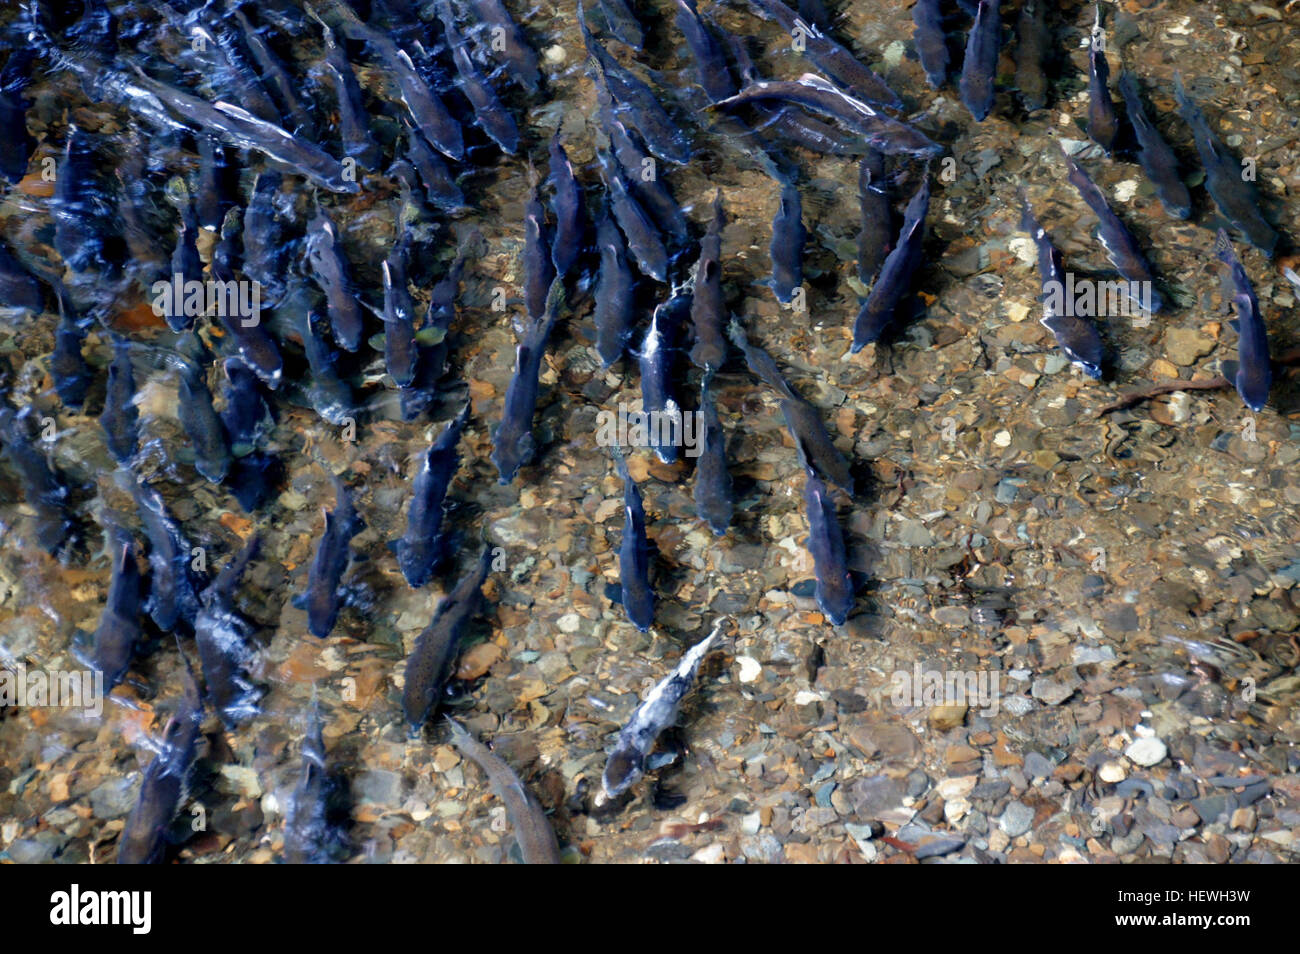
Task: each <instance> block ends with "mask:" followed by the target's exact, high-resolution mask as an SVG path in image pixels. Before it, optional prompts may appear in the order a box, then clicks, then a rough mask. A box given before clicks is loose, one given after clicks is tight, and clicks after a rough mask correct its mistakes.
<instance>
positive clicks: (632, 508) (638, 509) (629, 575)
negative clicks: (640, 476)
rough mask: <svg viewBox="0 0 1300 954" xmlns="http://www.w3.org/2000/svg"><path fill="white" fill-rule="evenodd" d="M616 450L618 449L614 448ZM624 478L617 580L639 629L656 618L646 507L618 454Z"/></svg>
mask: <svg viewBox="0 0 1300 954" xmlns="http://www.w3.org/2000/svg"><path fill="white" fill-rule="evenodd" d="M616 450H617V448H616ZM615 463H616V464H617V465H618V473H619V476H620V477H622V478H623V540H622V542H621V543H620V544H619V547H618V579H619V584H620V587H621V590H622V602H623V611H624V612H625V613H627V618H628V621H629V622H631V624H632V625H633V626H635V627H636V628H637V629H639V630H640V631H641V632H643V633H644V632H645V631H646V630H648V629H649V628H650V624H651V623H653V622H654V621H655V594H654V589H653V588H652V587H651V586H650V540H649V538H648V537H647V536H646V519H645V507H644V506H643V505H642V503H641V491H640V490H638V489H637V486H636V481H635V480H633V479H632V474H631V472H630V471H629V470H628V469H627V461H625V460H624V459H623V456H622V454H621V453H619V454H617V455H616V457H615Z"/></svg>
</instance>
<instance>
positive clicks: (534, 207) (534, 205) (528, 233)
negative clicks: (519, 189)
mask: <svg viewBox="0 0 1300 954" xmlns="http://www.w3.org/2000/svg"><path fill="white" fill-rule="evenodd" d="M523 265H524V308H525V310H526V311H527V312H528V317H529V318H531V319H533V320H536V319H538V318H540V317H541V316H542V314H543V312H545V310H546V295H547V292H548V291H549V290H550V287H551V280H552V279H553V278H555V266H554V265H553V264H552V262H551V249H550V229H549V228H547V225H546V207H545V206H543V205H542V201H541V199H539V198H538V196H537V186H536V185H534V186H533V187H532V188H531V189H530V190H529V193H528V201H527V202H526V203H525V204H524V261H523Z"/></svg>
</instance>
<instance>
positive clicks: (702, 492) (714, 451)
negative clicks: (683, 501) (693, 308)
mask: <svg viewBox="0 0 1300 954" xmlns="http://www.w3.org/2000/svg"><path fill="white" fill-rule="evenodd" d="M697 294H698V292H697ZM712 383H713V371H712V370H708V371H705V372H704V380H703V382H702V383H701V385H700V417H701V420H702V422H703V425H704V426H703V429H702V431H701V433H700V438H699V439H700V456H699V458H698V459H697V460H696V462H695V512H696V514H697V515H698V516H699V518H700V519H701V520H703V521H704V522H705V523H707V524H708V525H709V529H710V530H712V531H713V532H714V534H715V535H717V536H719V537H720V536H722V535H723V534H724V533H726V532H727V527H728V526H730V525H731V518H732V515H733V513H734V512H735V509H736V508H735V502H734V495H733V493H732V489H731V474H730V473H729V472H728V470H727V435H726V433H725V432H724V431H723V429H722V420H721V418H719V417H718V406H717V405H716V404H715V403H714V401H713V395H712V394H711V393H710V390H709V386H710V385H711V384H712Z"/></svg>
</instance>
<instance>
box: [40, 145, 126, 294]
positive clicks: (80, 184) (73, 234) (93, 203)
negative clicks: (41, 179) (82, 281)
mask: <svg viewBox="0 0 1300 954" xmlns="http://www.w3.org/2000/svg"><path fill="white" fill-rule="evenodd" d="M100 162H101V160H100V158H99V156H98V155H96V149H95V145H94V142H93V141H92V139H91V137H90V135H89V134H88V133H86V132H85V131H84V130H83V129H82V128H81V127H80V126H77V125H76V124H75V123H74V124H70V125H69V126H68V135H67V141H66V142H65V143H64V147H63V157H62V158H61V159H60V160H59V164H58V167H57V169H56V170H55V177H54V196H53V198H52V199H51V200H50V214H51V216H52V217H53V219H54V249H55V251H57V252H58V253H59V256H60V257H61V258H62V259H63V261H64V263H65V264H66V265H67V267H68V268H70V269H72V271H73V272H86V271H87V270H89V269H90V268H91V266H92V265H94V266H96V270H98V269H99V268H101V267H103V266H106V265H108V266H111V265H112V264H114V263H113V262H110V261H109V254H110V252H109V243H108V242H107V236H109V234H110V229H109V226H108V223H109V217H110V216H111V215H112V214H113V213H112V212H111V211H110V209H109V205H108V201H107V198H106V196H105V195H104V192H103V190H102V188H101V187H100V184H99V182H98V178H99V177H98V169H99V167H100ZM118 264H120V263H118Z"/></svg>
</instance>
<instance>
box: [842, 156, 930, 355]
mask: <svg viewBox="0 0 1300 954" xmlns="http://www.w3.org/2000/svg"><path fill="white" fill-rule="evenodd" d="M929 210H930V180H929V177H926V178H924V179H922V181H921V185H920V188H918V189H917V190H916V193H915V194H914V195H913V196H912V199H911V201H910V202H908V203H907V209H906V210H905V211H904V213H903V227H902V228H901V229H900V230H899V232H898V241H897V242H895V243H894V247H893V249H892V250H891V251H890V253H889V255H888V256H886V258H885V263H884V264H883V265H882V266H881V267H880V275H879V277H877V278H876V282H875V284H874V285H872V286H871V294H869V295H868V296H867V300H866V301H864V302H863V303H862V308H861V310H860V311H859V312H858V317H857V318H856V319H855V320H854V322H853V347H852V352H853V353H854V354H856V353H857V352H859V351H861V350H862V349H863V348H864V347H866V346H867V345H868V344H870V343H872V342H874V341H879V340H880V336H881V335H882V334H884V332H885V330H886V329H887V328H888V327H889V326H890V325H891V324H892V323H893V322H894V320H895V319H896V318H897V316H898V311H899V308H900V307H901V306H902V304H903V302H904V300H905V299H906V298H907V293H908V291H910V290H911V287H912V281H913V278H914V277H915V275H916V270H917V269H918V268H919V267H920V265H921V258H922V252H921V245H922V242H923V240H924V236H925V216H926V214H927V213H928V212H929Z"/></svg>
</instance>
